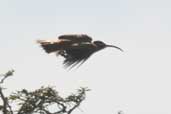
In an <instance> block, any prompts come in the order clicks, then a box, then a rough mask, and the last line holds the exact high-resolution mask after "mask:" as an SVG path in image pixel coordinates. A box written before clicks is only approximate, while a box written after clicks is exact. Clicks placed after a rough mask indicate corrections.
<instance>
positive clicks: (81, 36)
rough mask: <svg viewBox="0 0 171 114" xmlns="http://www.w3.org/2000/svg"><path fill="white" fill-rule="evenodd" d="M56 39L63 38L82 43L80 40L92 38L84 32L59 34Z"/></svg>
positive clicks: (86, 40) (90, 39)
mask: <svg viewBox="0 0 171 114" xmlns="http://www.w3.org/2000/svg"><path fill="white" fill-rule="evenodd" d="M58 39H60V40H61V39H65V40H70V41H72V42H74V43H82V42H91V41H92V38H91V37H90V36H88V35H85V34H68V35H61V36H59V37H58Z"/></svg>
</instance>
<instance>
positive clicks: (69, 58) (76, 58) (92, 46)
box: [37, 34, 123, 68]
mask: <svg viewBox="0 0 171 114" xmlns="http://www.w3.org/2000/svg"><path fill="white" fill-rule="evenodd" d="M37 42H38V43H39V44H40V45H41V46H42V47H43V49H44V50H45V51H46V52H47V53H53V52H55V53H56V54H57V55H61V56H63V57H64V58H65V60H64V62H63V64H64V66H65V67H71V68H72V67H74V66H75V65H77V64H79V63H80V65H81V64H82V63H84V62H85V61H86V60H87V59H88V58H89V57H90V56H91V55H92V54H93V53H95V52H97V51H99V50H101V49H104V48H106V47H114V48H116V49H119V50H120V51H123V50H122V49H121V48H119V47H117V46H113V45H106V44H105V43H103V42H102V41H94V42H92V38H91V37H90V36H88V35H85V34H70V35H61V36H59V37H58V39H57V40H55V41H48V40H38V41H37Z"/></svg>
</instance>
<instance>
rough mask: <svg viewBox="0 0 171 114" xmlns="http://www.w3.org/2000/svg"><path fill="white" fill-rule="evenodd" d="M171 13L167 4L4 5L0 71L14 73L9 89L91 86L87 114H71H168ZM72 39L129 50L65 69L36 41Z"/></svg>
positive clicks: (153, 0) (147, 0)
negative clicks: (70, 35) (86, 37)
mask: <svg viewBox="0 0 171 114" xmlns="http://www.w3.org/2000/svg"><path fill="white" fill-rule="evenodd" d="M170 12H171V1H170V0H84V1H83V0H70V1H69V0H68V1H66V0H0V31H1V33H0V39H1V42H0V52H1V59H0V72H1V73H4V72H6V71H8V70H9V69H15V71H16V72H15V75H14V77H11V78H10V79H8V80H7V82H6V84H5V85H4V86H5V87H7V88H8V90H6V91H7V92H13V91H15V90H20V89H22V88H26V89H29V90H34V89H37V88H39V87H41V86H43V85H44V86H48V85H51V86H55V87H56V89H57V90H58V91H59V92H60V93H61V94H62V95H67V94H69V93H71V92H75V90H76V89H77V88H79V87H89V89H91V91H90V92H88V94H87V97H86V100H85V101H84V102H83V103H82V104H81V107H80V108H81V109H82V110H83V112H81V111H80V110H77V111H75V112H73V114H116V113H117V111H119V110H122V111H123V112H124V114H170V113H171V110H170V106H171V70H170V68H171V21H170V20H171V13H170ZM68 33H78V34H79V33H84V34H88V35H90V36H91V37H93V39H94V40H102V41H104V42H106V43H108V44H113V45H116V46H119V47H121V48H122V49H123V50H125V51H124V52H123V53H122V52H120V51H118V50H115V49H111V48H106V49H105V50H103V51H100V52H98V53H96V54H94V55H93V56H92V57H91V58H90V59H89V60H88V61H87V62H85V63H84V64H83V65H82V66H81V67H80V68H79V69H73V70H71V71H67V70H65V69H64V68H63V66H62V60H63V59H62V58H60V57H59V58H56V56H55V55H54V54H51V55H48V54H46V53H45V52H44V51H43V50H42V49H41V48H40V46H39V45H38V44H37V43H36V40H38V39H56V38H57V37H58V36H59V35H62V34H68Z"/></svg>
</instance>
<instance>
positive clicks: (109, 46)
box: [106, 45, 123, 52]
mask: <svg viewBox="0 0 171 114" xmlns="http://www.w3.org/2000/svg"><path fill="white" fill-rule="evenodd" d="M106 47H113V48H116V49H119V50H120V51H122V52H123V50H122V49H121V48H119V47H117V46H114V45H106Z"/></svg>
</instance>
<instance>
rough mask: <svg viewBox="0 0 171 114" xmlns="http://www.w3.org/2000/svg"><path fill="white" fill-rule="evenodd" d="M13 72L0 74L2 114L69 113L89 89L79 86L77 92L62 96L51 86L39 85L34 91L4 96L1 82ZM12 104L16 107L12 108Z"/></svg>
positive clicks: (83, 98) (82, 99)
mask: <svg viewBox="0 0 171 114" xmlns="http://www.w3.org/2000/svg"><path fill="white" fill-rule="evenodd" d="M13 72H14V70H11V71H8V72H7V73H5V74H2V75H1V77H2V79H1V80H0V98H1V100H2V104H0V111H1V112H3V114H71V113H72V112H73V111H74V110H75V109H77V108H78V107H79V106H80V104H81V103H82V101H84V100H85V97H86V91H89V89H87V88H79V89H78V90H77V93H75V94H71V95H69V96H67V97H65V98H63V97H61V96H60V95H59V93H58V91H56V90H55V89H54V88H53V87H41V88H40V89H37V90H34V91H28V90H26V89H22V90H21V91H16V92H14V93H12V94H11V95H10V96H9V97H6V96H5V95H4V93H3V87H2V84H3V83H4V81H5V79H6V78H8V77H9V76H12V75H13ZM12 104H13V105H12ZM12 106H15V107H16V106H17V107H16V108H15V109H13V107H12ZM52 107H53V109H52Z"/></svg>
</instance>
